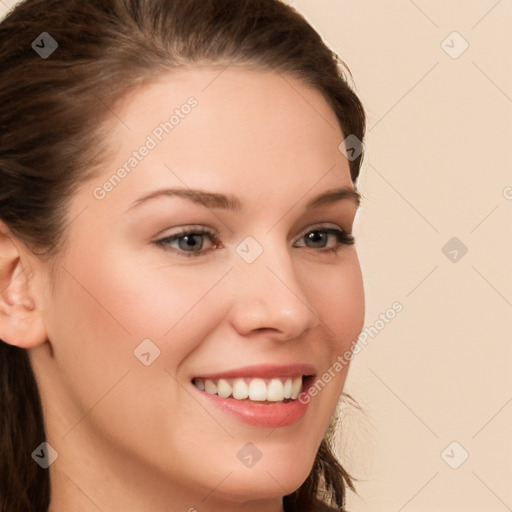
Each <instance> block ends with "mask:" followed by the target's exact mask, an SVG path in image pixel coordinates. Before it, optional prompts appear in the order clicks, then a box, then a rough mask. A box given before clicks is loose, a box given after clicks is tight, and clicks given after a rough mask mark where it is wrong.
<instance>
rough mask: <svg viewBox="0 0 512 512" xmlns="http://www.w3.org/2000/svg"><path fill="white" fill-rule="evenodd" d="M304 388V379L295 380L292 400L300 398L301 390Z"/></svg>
mask: <svg viewBox="0 0 512 512" xmlns="http://www.w3.org/2000/svg"><path fill="white" fill-rule="evenodd" d="M301 387H302V378H301V377H299V378H298V379H295V380H294V381H293V386H292V394H291V396H290V398H291V399H292V400H295V399H296V398H297V397H298V396H299V393H300V388H301Z"/></svg>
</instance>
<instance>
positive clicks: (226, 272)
mask: <svg viewBox="0 0 512 512" xmlns="http://www.w3.org/2000/svg"><path fill="white" fill-rule="evenodd" d="M208 84H209V85H208ZM190 96H194V97H195V98H196V99H197V100H198V105H197V106H196V107H195V108H194V109H192V111H191V113H190V114H189V115H188V116H186V117H185V118H184V119H181V120H180V124H179V125H178V126H177V127H175V129H174V130H173V131H172V133H171V134H169V135H166V136H165V137H164V139H163V140H162V142H161V143H159V144H158V146H157V147H156V148H155V149H153V150H152V151H151V152H150V154H149V155H148V156H147V157H146V158H144V159H143V160H142V161H141V162H140V163H139V164H138V166H137V167H136V168H135V169H134V170H133V171H132V172H131V173H130V174H129V175H128V176H126V178H124V179H123V180H122V182H121V183H119V184H117V185H116V186H115V187H114V189H113V190H112V191H111V192H109V193H108V194H107V195H106V196H105V197H104V198H103V199H101V200H100V199H96V198H95V197H94V195H93V191H94V189H95V187H98V186H100V187H101V186H102V184H103V183H104V182H105V180H108V178H109V177H110V176H111V175H112V174H113V173H114V172H115V171H116V169H118V168H119V167H120V166H122V164H123V163H124V162H125V161H126V160H127V159H128V158H129V156H130V155H131V153H132V152H133V151H134V150H136V149H137V148H139V147H140V146H141V145H142V144H143V143H144V141H145V139H146V137H147V135H148V134H150V133H151V132H152V130H153V129H154V128H155V126H157V125H158V124H159V123H160V122H162V121H164V120H165V119H168V117H169V113H172V111H173V110H174V109H175V108H177V107H180V105H182V104H183V103H185V102H186V100H187V98H189V97H190ZM117 114H118V116H119V117H120V118H121V119H122V120H123V122H124V123H125V124H126V125H128V126H129V127H130V128H131V130H128V129H127V128H126V126H125V124H123V123H120V122H117V121H116V122H115V123H113V124H112V130H111V131H110V132H109V135H108V137H109V141H110V142H111V145H112V148H113V154H112V158H111V160H110V161H109V162H105V166H104V170H103V171H102V173H101V175H100V176H98V177H97V178H95V179H94V180H93V181H91V182H87V183H84V184H83V185H82V187H81V188H80V189H79V190H78V191H77V192H76V193H75V195H74V196H73V197H72V198H71V202H70V207H69V212H68V219H74V220H73V222H72V223H71V224H70V226H69V228H68V231H67V232H66V237H67V244H66V249H65V250H64V251H63V252H62V253H61V254H59V256H58V260H57V265H56V271H55V274H52V273H51V271H50V266H49V264H48V263H45V262H43V261H41V260H40V259H38V258H37V257H35V256H34V255H32V254H31V253H30V252H29V251H28V250H27V249H26V248H25V247H24V246H23V244H21V242H19V241H18V240H16V239H15V238H14V237H12V235H10V233H9V232H8V230H7V229H6V227H5V226H2V238H1V240H2V244H3V246H2V247H3V253H2V254H3V255H4V258H3V259H2V260H0V261H1V262H2V263H1V265H2V267H1V269H2V275H3V279H4V280H5V283H6V284H7V286H6V287H5V289H4V291H3V292H2V311H1V313H2V317H1V318H2V321H1V322H0V325H1V331H0V337H1V338H2V339H4V340H5V341H6V342H8V343H11V344H16V345H18V346H23V347H24V348H27V349H29V354H30V358H31V361H32V364H33V367H34V371H35V374H36V377H37V381H38V385H39V388H40V392H41V395H42V401H43V405H44V413H45V420H46V423H47V434H48V438H47V439H48V442H49V443H50V444H51V445H52V446H53V447H54V448H55V449H56V450H57V452H58V454H59V457H58V458H57V460H56V461H55V462H54V463H53V464H52V466H51V467H50V472H51V473H50V474H51V478H52V502H51V507H50V510H51V511H52V512H64V511H67V510H75V511H77V512H80V511H84V512H89V511H95V512H97V510H98V508H99V509H101V510H102V511H103V512H114V511H119V510H124V511H126V512H130V511H141V510H148V511H149V510H151V511H152V512H159V511H166V512H168V511H169V510H176V511H192V510H194V509H195V510H197V511H199V512H202V511H208V512H220V511H224V512H226V511H239V510H244V511H251V512H252V511H258V512H279V511H282V510H283V509H282V496H283V495H285V494H287V493H289V492H292V491H293V490H295V489H297V488H298V487H299V486H300V485H301V484H302V482H303V481H304V480H305V479H306V477H307V475H308V473H309V471H310V469H311V467H312V464H313V461H314V458H315V455H316V451H317V449H318V446H319V444H320V442H321V440H322V438H323V436H324V434H325V431H326V429H327V427H328V425H329V421H330V418H331V416H332V414H333V411H334V408H335V406H336V403H337V401H338V398H339V396H340V394H341V391H342V389H343V385H344V382H345V379H346V376H347V371H348V366H345V367H344V368H343V370H342V371H341V372H339V373H336V377H335V378H334V379H332V380H331V382H330V383H329V384H328V385H327V386H326V387H325V388H324V389H323V390H322V391H321V392H320V393H318V395H317V396H316V397H314V398H312V399H311V402H310V404H309V408H308V411H307V413H306V416H305V417H304V418H303V419H302V420H301V421H300V422H298V423H296V424H294V425H291V426H288V427H281V428H276V429H270V428H262V427H255V426H249V425H247V424H245V423H242V422H240V421H239V420H237V419H236V418H232V417H228V416H227V415H226V414H224V413H223V412H222V411H219V410H217V409H214V408H213V407H208V406H204V404H202V403H199V402H198V401H197V400H193V399H191V391H192V390H191V386H192V384H191V382H190V379H191V377H192V376H193V375H197V374H200V373H208V372H210V373H212V372H218V371H220V370H222V369H226V370H227V369H231V368H238V367H242V366H246V365H250V364H279V363H290V362H293V363H304V362H305V363H310V364H313V365H314V366H315V368H316V369H317V374H318V375H321V374H322V373H323V372H325V371H326V370H327V369H328V368H329V367H330V366H332V365H333V363H334V362H335V361H336V358H337V357H338V356H339V355H341V354H343V353H344V352H345V351H346V350H348V349H350V347H351V343H352V341H353V340H355V339H356V338H357V336H358V334H359V333H360V332H361V330H362V328H363V322H364V292H363V282H362V276H361V271H360V265H359V261H358V257H357V252H356V247H355V245H344V246H343V245H342V246H340V249H339V252H338V253H326V252H322V251H321V249H325V248H329V247H333V246H336V237H334V236H332V235H330V236H329V238H328V240H327V242H326V244H325V247H322V246H318V247H317V246H314V245H312V244H311V243H310V246H308V245H307V240H305V238H304V234H306V233H308V232H309V231H311V229H309V228H310V227H311V226H313V227H316V226H317V225H318V224H321V225H322V226H327V227H334V228H338V229H343V230H345V231H347V232H349V233H350V232H351V229H352V224H353V221H354V217H355V214H356V211H357V206H356V204H355V203H354V202H353V201H351V200H347V199H345V200H342V201H339V202H336V203H333V204H328V205H323V206H321V207H318V208H315V209H313V210H311V211H309V212H306V210H305V204H306V203H307V202H308V201H309V200H310V199H312V198H314V197H315V196H317V195H318V194H320V193H322V192H324V191H326V190H329V189H331V188H336V187H342V186H345V187H349V188H353V184H352V182H351V179H350V173H349V166H348V161H347V159H346V158H345V156H344V155H343V154H342V153H341V152H340V151H339V149H338V145H339V144H340V143H341V142H342V141H343V139H344V138H345V136H344V135H343V134H342V132H341V130H340V129H339V127H338V124H337V120H336V117H335V114H334V112H333V111H332V109H331V108H330V107H329V105H328V104H327V102H326V101H325V99H324V98H323V97H322V96H321V95H320V93H319V92H317V91H316V90H314V89H312V88H310V86H308V85H306V84H304V83H302V82H301V81H299V80H297V79H296V78H293V77H291V76H282V75H279V74H277V73H275V72H264V71H261V70H254V69H247V68H242V67H240V66H231V67H229V68H228V69H225V70H224V71H223V72H222V73H221V74H219V69H211V68H206V67H205V68H199V67H198V68H194V69H188V70H180V71H177V72H174V73H173V74H172V75H167V76H164V77H162V78H160V79H159V80H158V82H156V83H153V84H151V85H146V86H144V88H142V89H140V90H139V91H137V93H136V94H134V95H132V97H130V98H129V101H126V102H125V104H124V106H123V109H122V111H121V112H117ZM166 187H168V188H173V187H181V188H193V189H203V190H207V191H210V192H220V193H223V194H233V195H236V196H238V197H239V199H240V200H241V201H242V203H243V206H244V209H245V212H244V213H243V214H241V213H238V212H234V211H228V210H222V209H213V208H207V207H205V206H201V205H199V204H196V203H193V202H191V201H189V200H187V199H184V198H179V197H159V198H158V199H153V200H150V201H147V202H145V203H143V204H140V205H138V206H136V207H135V208H132V209H129V208H130V206H131V205H132V204H133V203H134V201H136V200H137V199H138V198H140V197H141V196H144V195H146V194H148V193H151V192H153V191H155V190H157V189H161V188H166ZM191 225H192V226H198V227H201V226H209V227H211V228H212V229H213V230H214V231H215V232H216V237H217V238H218V240H220V244H218V245H217V246H216V248H214V249H212V250H210V251H209V250H208V249H211V248H212V243H211V242H210V241H209V239H208V237H203V239H202V240H203V244H204V245H203V249H202V250H204V251H206V252H204V253H203V254H202V255H201V256H197V257H186V256H183V255H180V254H178V252H179V250H180V249H179V248H180V245H179V244H178V242H174V243H173V244H172V246H171V247H167V249H166V248H164V247H162V246H158V245H156V244H155V243H154V242H155V241H156V240H158V239H162V238H164V237H166V236H170V235H171V234H174V233H176V232H178V231H179V230H180V228H182V227H187V226H191ZM247 236H251V237H253V238H254V239H255V240H256V241H257V242H258V244H259V245H260V246H261V247H262V249H263V253H262V254H261V255H260V256H259V257H258V258H257V259H256V260H255V261H254V262H253V263H250V264H249V263H246V262H245V261H244V260H243V259H242V258H241V257H240V256H239V255H238V254H237V252H236V251H235V249H236V247H237V245H238V244H240V242H241V241H242V240H244V239H245V238H246V237H247ZM184 245H185V244H183V243H182V245H181V247H183V246H184ZM15 276H18V278H17V279H13V278H14V277H15ZM8 283H10V284H8ZM0 288H2V287H0ZM146 338H149V339H151V340H152V341H153V343H155V345H156V346H158V348H159V349H160V356H159V357H158V358H157V359H156V360H155V361H154V362H153V363H152V364H151V365H150V366H144V365H143V364H142V363H141V362H140V361H139V360H138V359H137V358H136V357H134V354H133V351H134V349H135V348H136V347H137V346H138V345H139V344H140V343H141V341H142V340H144V339H146ZM247 442H252V443H254V444H255V445H256V447H257V448H258V449H259V451H260V452H261V453H262V458H261V460H260V461H259V462H258V463H257V464H256V465H254V466H253V467H252V468H247V467H246V466H245V465H243V464H242V463H241V462H240V460H239V459H238V458H237V452H238V451H239V450H240V449H241V448H242V446H244V445H245V443H247Z"/></svg>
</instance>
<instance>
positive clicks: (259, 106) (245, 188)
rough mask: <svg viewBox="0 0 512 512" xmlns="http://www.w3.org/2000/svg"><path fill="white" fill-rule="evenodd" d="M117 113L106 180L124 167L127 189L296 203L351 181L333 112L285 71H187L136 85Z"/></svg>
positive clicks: (104, 175)
mask: <svg viewBox="0 0 512 512" xmlns="http://www.w3.org/2000/svg"><path fill="white" fill-rule="evenodd" d="M117 115H118V117H119V121H118V122H116V123H115V124H114V126H113V128H112V130H111V131H110V132H109V135H108V137H109V139H110V140H109V145H110V147H111V152H112V158H111V159H110V160H109V162H108V163H107V164H106V166H105V171H104V173H103V175H102V176H101V177H100V181H101V180H103V182H105V180H108V179H109V177H111V176H112V175H113V174H116V172H117V171H118V170H119V169H122V168H124V170H125V172H121V173H120V174H122V175H123V178H122V180H123V182H122V183H119V184H116V185H115V188H116V189H117V188H119V189H121V187H122V188H123V190H124V192H123V193H129V192H130V191H132V192H133V193H135V191H137V192H138V193H140V194H143V193H144V192H146V193H149V192H151V190H152V189H154V187H155V185H157V184H158V185H159V186H163V185H166V186H167V185H168V186H180V187H193V188H203V189H209V190H212V191H216V190H219V189H222V190H223V191H228V190H233V191H237V193H238V195H243V194H240V193H241V192H243V193H245V194H246V195H247V197H249V196H252V197H253V199H254V200H258V198H259V199H261V198H262V196H265V197H266V198H268V194H269V190H275V191H277V190H279V191H280V194H281V195H286V193H289V195H290V196H291V195H294V197H295V200H296V201H297V200H299V198H300V197H299V195H298V194H302V195H304V193H306V192H307V190H308V189H311V188H313V187H315V186H316V185H318V184H320V186H321V187H322V188H323V189H326V188H330V187H332V186H348V185H350V184H351V180H350V172H349V166H348V162H347V159H346V157H345V156H344V155H343V154H342V153H341V152H340V151H339V149H338V146H339V145H340V143H341V142H342V141H343V139H344V136H343V134H342V132H341V130H340V128H339V125H338V121H337V118H336V116H335V114H334V112H333V110H332V109H331V108H330V106H329V105H328V103H327V101H326V100H325V99H324V98H323V96H322V95H321V93H320V92H319V91H317V90H316V89H314V88H312V87H310V86H309V85H307V84H305V83H304V82H303V81H302V80H299V79H297V78H295V77H292V76H290V75H287V74H283V73H278V72H275V71H263V70H258V69H254V68H246V67H241V66H228V67H227V68H226V67H220V66H219V67H209V68H206V67H204V68H193V69H180V70H177V71H172V72H169V73H168V74H166V75H164V76H162V77H160V78H159V79H158V80H157V81H156V82H154V83H151V84H148V85H146V86H144V87H143V88H140V89H138V90H137V91H134V93H133V94H131V95H130V96H129V97H127V98H126V100H125V101H124V103H123V106H122V108H121V109H120V110H119V111H118V112H117ZM144 148H146V149H144ZM128 175H129V176H128ZM114 181H116V180H114ZM128 182H129V183H128ZM115 192H116V194H115V195H116V196H119V199H122V194H118V190H116V191H115ZM316 192H318V189H317V190H316ZM113 195H114V194H112V196H113ZM283 199H284V197H283Z"/></svg>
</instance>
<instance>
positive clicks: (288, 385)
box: [283, 379, 293, 398]
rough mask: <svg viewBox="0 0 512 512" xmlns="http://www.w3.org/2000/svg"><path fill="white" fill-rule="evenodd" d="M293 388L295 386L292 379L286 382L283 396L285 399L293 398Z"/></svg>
mask: <svg viewBox="0 0 512 512" xmlns="http://www.w3.org/2000/svg"><path fill="white" fill-rule="evenodd" d="M292 386H293V381H292V379H286V382H285V383H284V390H283V396H284V397H285V398H290V397H291V396H292Z"/></svg>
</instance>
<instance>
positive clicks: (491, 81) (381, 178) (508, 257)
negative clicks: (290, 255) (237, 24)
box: [0, 0, 512, 512]
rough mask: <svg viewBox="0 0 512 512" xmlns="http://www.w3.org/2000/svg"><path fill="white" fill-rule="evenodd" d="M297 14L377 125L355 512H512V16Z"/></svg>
mask: <svg viewBox="0 0 512 512" xmlns="http://www.w3.org/2000/svg"><path fill="white" fill-rule="evenodd" d="M14 3H15V2H13V1H9V0H0V15H3V14H4V13H5V12H6V10H7V9H8V8H9V7H10V6H11V5H14ZM289 3H292V5H294V6H295V7H296V8H297V9H299V10H300V11H301V12H303V13H304V14H305V15H306V17H307V18H308V19H309V20H310V22H311V23H312V24H313V25H314V26H315V27H316V28H317V30H318V31H319V32H320V33H321V34H322V35H323V36H324V38H325V39H326V41H327V42H328V43H329V44H330V45H331V46H332V47H333V48H334V49H335V50H336V51H337V52H338V53H339V54H340V55H341V56H342V58H343V60H345V62H347V64H348V65H349V67H350V69H351V71H352V74H353V76H354V79H355V83H356V86H357V91H358V93H359V95H360V97H361V99H362V101H363V103H364V105H365V107H366V109H367V113H368V137H367V140H366V158H365V161H364V164H363V170H362V176H361V178H360V180H359V185H358V188H359V190H360V191H361V192H362V194H363V197H364V200H363V205H362V208H361V210H360V213H359V214H358V220H357V225H356V229H355V235H356V238H357V240H358V242H357V244H358V250H359V254H360V258H361V264H362V268H363V274H364V278H365V290H366V298H367V312H366V326H367V327H370V326H374V327H375V326H377V331H378V334H376V335H374V337H373V338H371V337H369V338H368V342H367V344H366V345H362V350H361V351H360V352H359V354H358V355H357V356H356V357H355V358H354V360H353V363H352V368H351V371H350V374H349V379H348V381H347V386H346V390H347V391H348V392H350V393H351V394H352V395H353V396H354V397H355V398H356V399H357V401H358V402H359V403H360V405H361V406H362V407H363V408H364V411H365V413H364V414H361V413H357V412H354V411H351V410H349V409H347V411H346V414H345V415H344V417H343V425H342V433H343V443H342V447H341V452H342V454H343V459H344V463H345V464H346V466H347V467H348V468H349V469H350V470H351V471H352V473H353V474H354V476H356V477H357V478H358V479H359V480H360V482H359V484H358V492H359V495H360V496H359V497H357V496H354V495H351V496H350V499H349V504H350V510H351V511H352V512H369V511H371V512H377V511H378V512H401V511H404V512H427V511H428V512H432V511H440V512H443V511H450V512H463V511H464V512H473V511H479V512H483V511H485V512H504V511H506V510H512V486H511V482H512V442H511V435H510V434H511V425H512V377H511V375H512V372H511V369H512V348H511V347H512V344H511V342H512V332H511V330H512V329H511V326H512V272H511V267H512V263H511V262H512V222H511V221H512V166H511V146H512V68H511V64H510V58H511V57H510V56H511V54H512V52H511V50H512V38H511V34H510V25H511V22H512V1H511V0H500V1H496V0H414V1H413V0H385V1H384V0H294V1H293V2H289ZM454 31H456V32H458V34H459V35H457V34H455V35H453V34H452V32H454ZM450 34H452V35H450ZM464 40H465V41H466V42H467V44H468V45H469V46H468V48H467V50H466V51H464V52H463V53H461V54H460V56H457V55H458V53H459V52H460V51H461V50H462V49H463V47H464V44H465V43H464ZM443 41H445V42H444V43H443ZM450 53H451V56H450ZM456 56H457V58H453V57H456ZM507 187H509V188H507ZM507 197H508V198H507ZM452 237H457V238H458V239H459V241H460V242H458V243H463V244H464V245H465V246H466V247H467V249H468V251H467V253H466V254H465V255H463V256H462V253H461V251H460V249H459V250H457V249H455V250H457V254H455V253H454V252H451V254H450V251H453V249H454V248H453V247H449V248H448V249H447V250H445V252H446V253H447V254H448V256H449V257H450V258H454V257H457V260H456V261H455V262H454V261H451V260H450V259H449V257H448V256H446V255H445V254H444V253H443V251H442V248H443V247H444V246H445V244H446V243H447V242H448V241H449V240H450V239H451V238H452ZM395 301H399V302H400V303H401V304H402V305H403V311H402V312H400V313H399V314H397V315H396V317H395V318H394V319H393V320H392V321H390V322H389V323H388V324H385V327H384V328H380V329H379V328H378V326H379V325H381V324H377V323H376V322H377V320H379V315H380V314H383V313H385V311H386V310H387V309H388V308H390V307H391V305H392V304H393V303H394V302H395ZM374 332H375V331H374ZM454 441H455V442H456V443H458V444H456V445H452V444H451V443H452V442H454ZM466 454H467V455H468V458H467V460H465V461H464V462H462V461H463V459H464V457H465V456H466ZM450 465H451V466H453V467H457V466H458V467H457V469H453V468H452V467H451V466H450Z"/></svg>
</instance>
